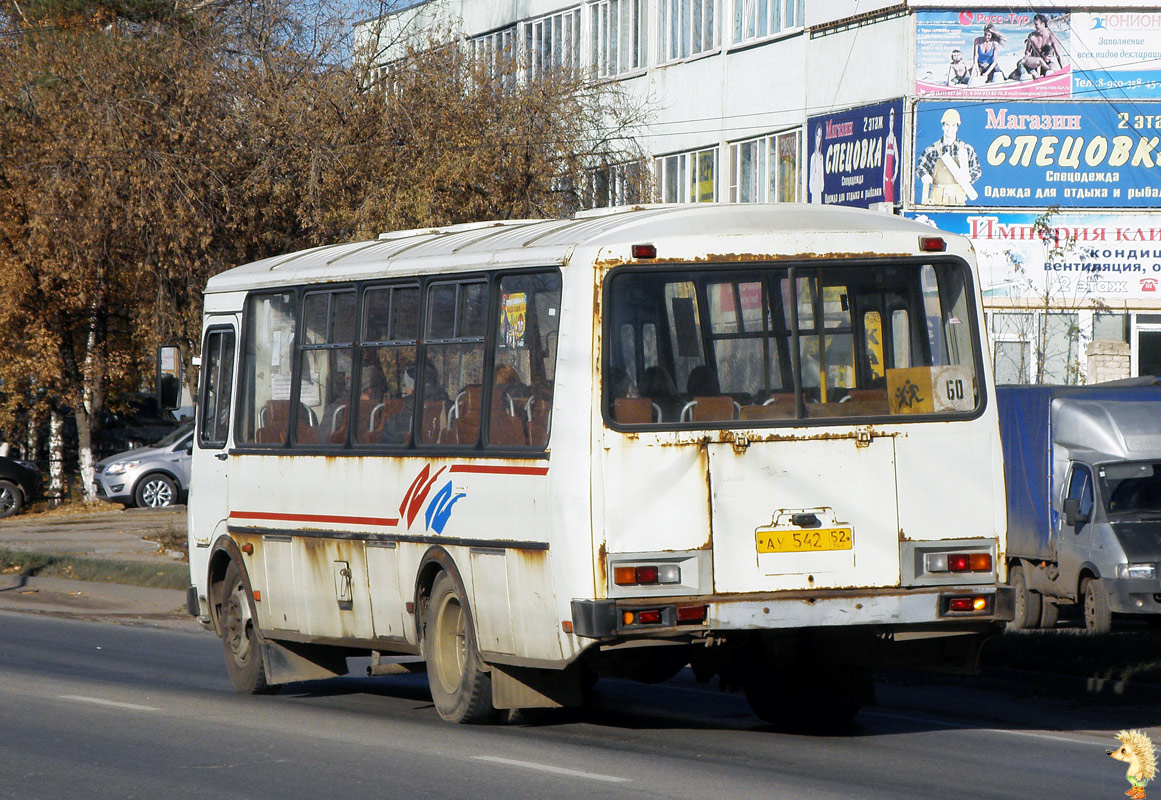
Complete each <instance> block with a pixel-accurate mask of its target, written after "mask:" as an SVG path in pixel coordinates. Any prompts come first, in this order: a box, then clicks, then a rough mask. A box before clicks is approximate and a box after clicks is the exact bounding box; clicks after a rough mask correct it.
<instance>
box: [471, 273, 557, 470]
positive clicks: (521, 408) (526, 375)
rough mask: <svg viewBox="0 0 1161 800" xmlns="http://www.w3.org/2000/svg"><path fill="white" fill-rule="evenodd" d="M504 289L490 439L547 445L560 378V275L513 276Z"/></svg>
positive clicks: (502, 285) (501, 291) (500, 442)
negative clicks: (554, 391)
mask: <svg viewBox="0 0 1161 800" xmlns="http://www.w3.org/2000/svg"><path fill="white" fill-rule="evenodd" d="M499 294H500V297H499V300H500V302H499V303H498V308H499V320H498V330H497V336H496V340H495V369H494V371H493V375H492V382H491V407H490V409H489V423H488V435H487V442H488V443H489V444H492V445H499V446H509V447H522V446H532V447H536V448H544V447H545V446H546V445H547V444H548V432H549V426H550V421H551V418H552V399H553V381H554V379H555V377H556V336H557V330H558V328H559V324H560V276H559V275H557V274H556V273H539V274H532V275H528V274H521V275H507V276H504V277H503V278H501V279H500V283H499Z"/></svg>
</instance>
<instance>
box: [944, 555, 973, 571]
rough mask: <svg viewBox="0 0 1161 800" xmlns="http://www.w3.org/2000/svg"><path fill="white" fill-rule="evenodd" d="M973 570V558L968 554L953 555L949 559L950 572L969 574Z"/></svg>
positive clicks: (948, 567)
mask: <svg viewBox="0 0 1161 800" xmlns="http://www.w3.org/2000/svg"><path fill="white" fill-rule="evenodd" d="M970 569H971V557H970V556H968V554H967V553H951V554H949V555H948V557H947V571H948V572H967V571H968V570H970Z"/></svg>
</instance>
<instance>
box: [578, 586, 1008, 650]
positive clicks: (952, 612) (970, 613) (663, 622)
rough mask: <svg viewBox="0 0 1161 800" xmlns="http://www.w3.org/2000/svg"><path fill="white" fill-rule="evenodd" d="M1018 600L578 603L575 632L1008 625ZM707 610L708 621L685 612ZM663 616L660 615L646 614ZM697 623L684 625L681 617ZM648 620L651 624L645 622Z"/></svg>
mask: <svg viewBox="0 0 1161 800" xmlns="http://www.w3.org/2000/svg"><path fill="white" fill-rule="evenodd" d="M1014 597H1015V594H1014V592H1013V591H1012V589H1011V588H1009V587H1006V586H1000V587H996V586H965V587H955V586H939V587H925V588H922V589H909V590H900V589H890V590H872V591H851V592H846V591H843V592H829V593H799V592H796V593H786V594H779V595H758V596H755V595H743V596H723V595H715V596H709V597H676V598H659V597H651V598H633V599H617V600H573V601H572V623H573V633H574V634H575V635H577V636H580V637H583V638H589V639H613V638H620V637H625V636H634V637H635V636H646V637H647V636H649V635H651V634H656V635H658V636H666V637H669V636H673V635H675V634H678V635H680V634H682V633H695V632H698V631H715V632H716V631H731V630H737V631H745V630H750V631H755V630H783V629H793V628H834V627H841V626H849V625H851V626H853V625H859V626H862V625H874V626H881V627H887V628H894V627H899V628H907V627H912V626H930V625H932V624H935V625H940V624H945V623H946V624H948V625H949V626H950V625H955V624H957V623H963V622H972V623H980V622H985V623H986V622H1006V621H1008V620H1011V619H1012V615H1013V600H1014ZM698 606H704V607H705V614H704V615H703V616H702V617H701V619H697V616H698V615H697V614H696V613H692V614H691V613H681V612H682V610H688V609H691V608H696V607H698ZM653 611H656V612H659V613H656V614H651V613H642V612H653ZM683 617H684V618H693V619H696V620H697V621H696V622H693V623H684V624H683V623H681V622H678V620H679V619H681V618H683ZM642 619H646V620H648V621H647V622H641V621H640V620H642Z"/></svg>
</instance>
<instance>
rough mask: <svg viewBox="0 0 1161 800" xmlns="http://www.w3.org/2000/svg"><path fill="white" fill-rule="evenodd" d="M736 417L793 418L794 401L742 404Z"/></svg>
mask: <svg viewBox="0 0 1161 800" xmlns="http://www.w3.org/2000/svg"><path fill="white" fill-rule="evenodd" d="M738 419H794V403H792V402H791V403H764V404H763V405H760V406H742V407H741V408H740V409H739V410H738Z"/></svg>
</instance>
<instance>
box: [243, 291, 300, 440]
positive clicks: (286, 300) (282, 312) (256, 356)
mask: <svg viewBox="0 0 1161 800" xmlns="http://www.w3.org/2000/svg"><path fill="white" fill-rule="evenodd" d="M297 311H298V296H297V295H296V294H295V293H294V292H280V293H277V294H256V295H251V296H250V297H249V298H248V299H247V300H246V323H245V327H246V331H245V336H244V350H243V352H242V369H241V371H240V373H239V376H238V406H239V408H238V422H237V425H238V428H237V431H236V439H237V441H238V442H239V443H242V444H284V443H285V442H286V437H287V433H288V432H289V430H290V385H291V366H292V364H293V363H294V360H293V356H292V353H293V343H294V329H295V323H296V321H297Z"/></svg>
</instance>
